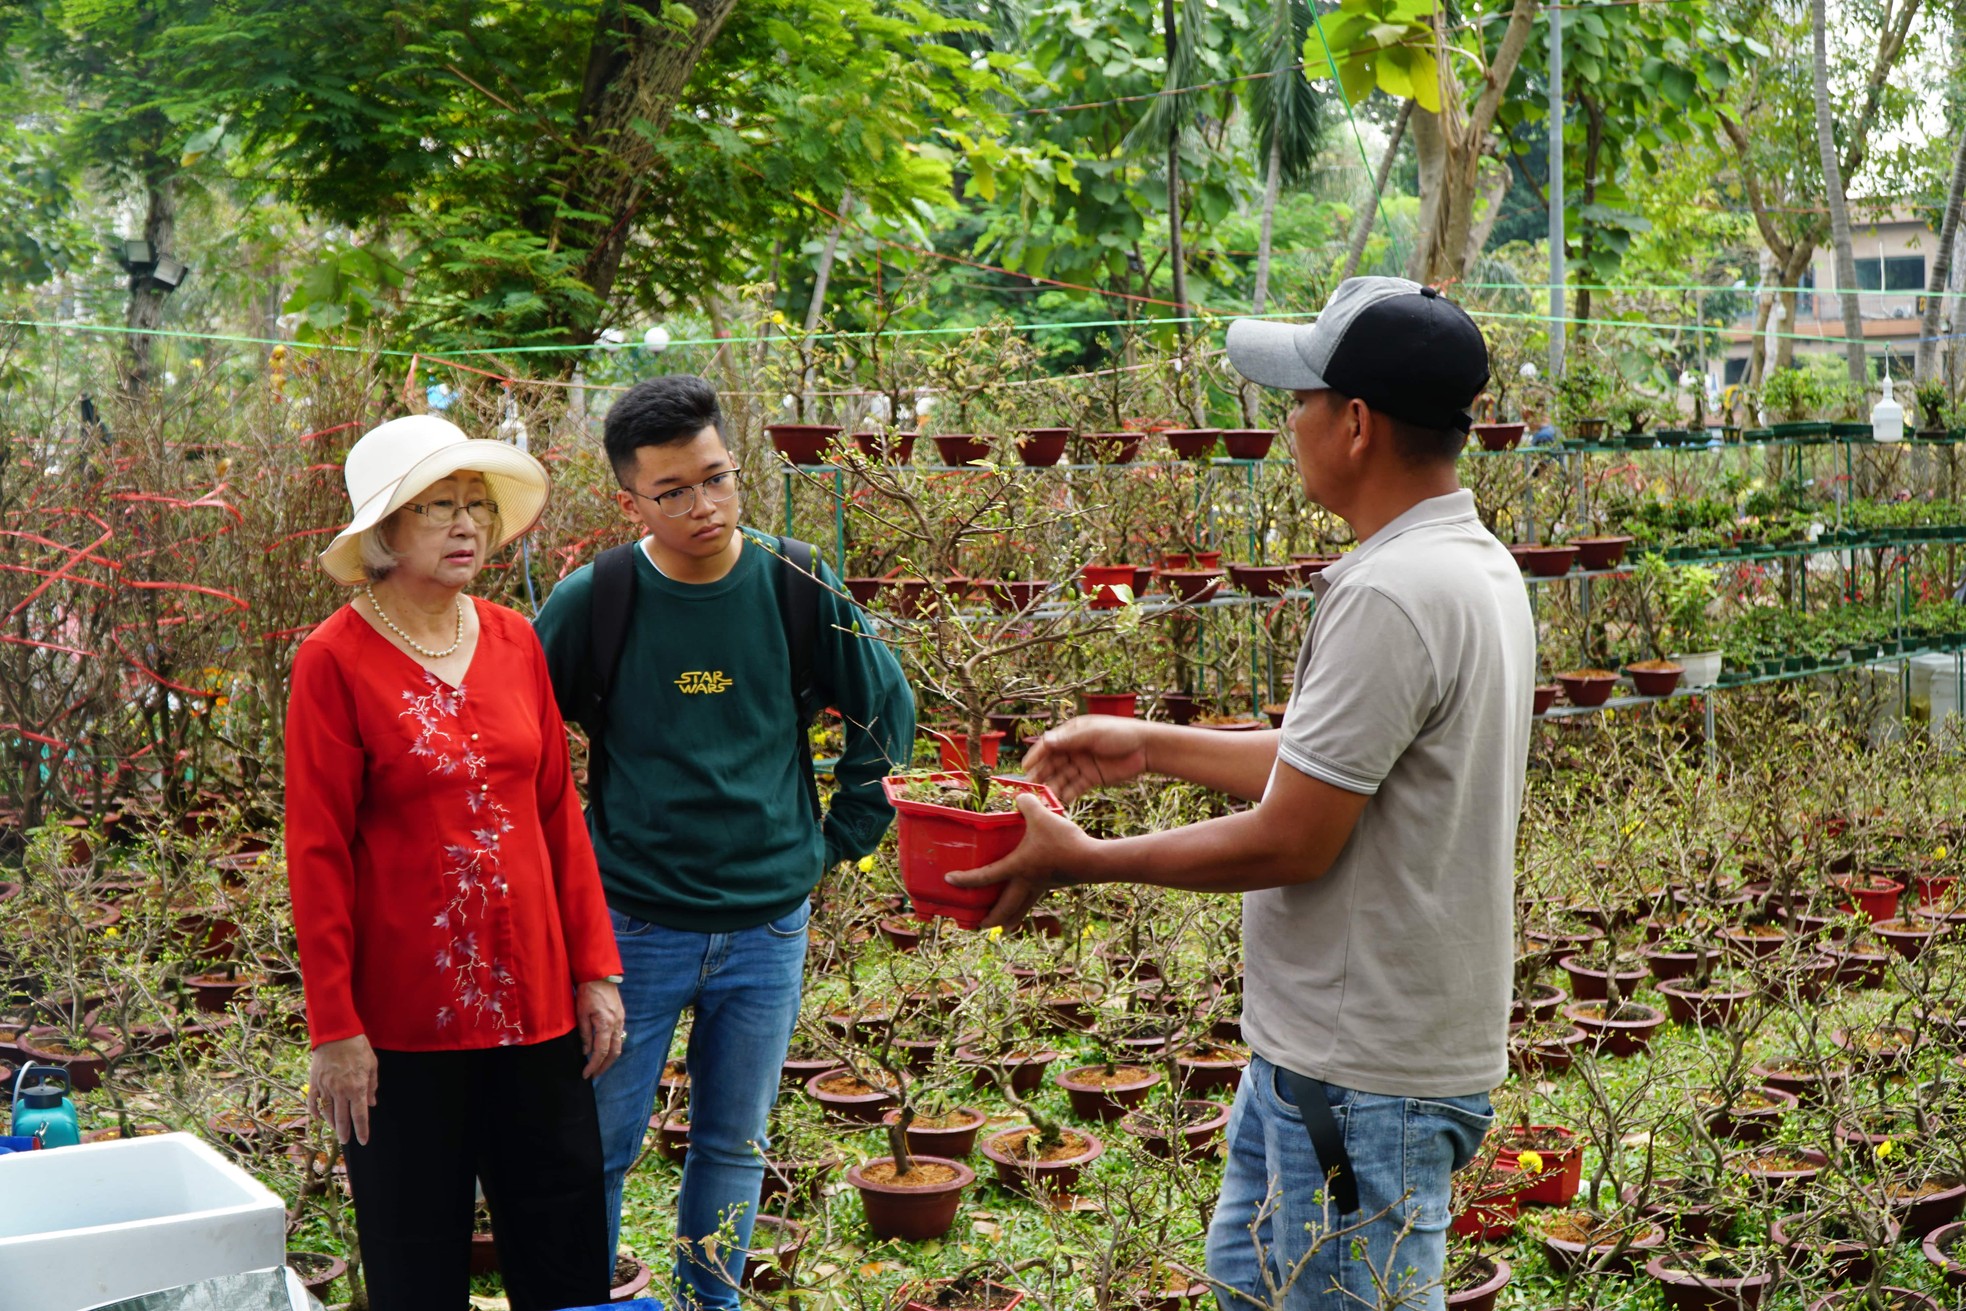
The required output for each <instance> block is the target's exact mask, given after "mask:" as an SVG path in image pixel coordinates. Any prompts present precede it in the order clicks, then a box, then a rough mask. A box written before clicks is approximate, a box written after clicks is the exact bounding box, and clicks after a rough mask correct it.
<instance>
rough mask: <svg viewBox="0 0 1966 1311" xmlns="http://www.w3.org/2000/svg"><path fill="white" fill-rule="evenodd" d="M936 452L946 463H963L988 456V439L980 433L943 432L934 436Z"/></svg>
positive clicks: (958, 464)
mask: <svg viewBox="0 0 1966 1311" xmlns="http://www.w3.org/2000/svg"><path fill="white" fill-rule="evenodd" d="M935 450H936V453H937V454H939V455H940V456H941V457H942V463H944V464H947V465H955V466H960V465H965V464H970V463H973V462H974V461H977V460H987V459H989V458H990V439H989V438H988V437H985V436H983V435H982V434H981V433H972V432H945V433H938V434H937V435H936V437H935Z"/></svg>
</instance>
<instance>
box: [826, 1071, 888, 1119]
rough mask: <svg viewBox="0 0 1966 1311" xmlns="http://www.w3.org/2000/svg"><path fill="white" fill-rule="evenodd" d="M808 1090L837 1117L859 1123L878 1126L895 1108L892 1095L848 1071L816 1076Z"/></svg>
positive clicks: (828, 1072)
mask: <svg viewBox="0 0 1966 1311" xmlns="http://www.w3.org/2000/svg"><path fill="white" fill-rule="evenodd" d="M806 1091H807V1092H809V1093H811V1094H812V1096H813V1099H814V1100H816V1101H817V1102H819V1104H820V1105H822V1106H824V1107H825V1108H826V1109H827V1110H828V1111H830V1112H832V1113H833V1114H834V1115H835V1116H837V1117H839V1118H840V1119H842V1120H847V1121H850V1122H852V1123H856V1124H878V1123H880V1119H881V1116H882V1115H883V1114H884V1113H885V1112H886V1111H887V1108H888V1107H890V1106H892V1105H894V1094H893V1093H892V1092H889V1091H888V1090H887V1089H885V1088H881V1087H878V1086H876V1085H874V1084H871V1083H868V1082H867V1081H866V1080H864V1079H862V1078H861V1077H860V1076H859V1075H857V1074H855V1073H854V1072H853V1071H852V1070H848V1069H836V1070H828V1071H826V1072H825V1073H824V1074H815V1075H814V1076H812V1078H811V1079H810V1080H808V1081H807V1082H806Z"/></svg>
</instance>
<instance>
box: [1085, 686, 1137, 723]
mask: <svg viewBox="0 0 1966 1311" xmlns="http://www.w3.org/2000/svg"><path fill="white" fill-rule="evenodd" d="M1139 703H1140V694H1139V693H1138V692H1087V693H1086V694H1085V713H1086V714H1088V715H1117V716H1119V717H1120V718H1121V719H1132V718H1133V717H1134V716H1135V715H1136V714H1137V713H1138V711H1139Z"/></svg>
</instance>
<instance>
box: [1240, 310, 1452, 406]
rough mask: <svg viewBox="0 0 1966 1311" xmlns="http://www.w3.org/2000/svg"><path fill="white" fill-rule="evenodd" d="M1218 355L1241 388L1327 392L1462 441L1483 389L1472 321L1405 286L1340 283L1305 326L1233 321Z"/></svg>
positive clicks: (1267, 321)
mask: <svg viewBox="0 0 1966 1311" xmlns="http://www.w3.org/2000/svg"><path fill="white" fill-rule="evenodd" d="M1228 349H1229V363H1231V364H1233V365H1235V367H1236V370H1237V371H1238V372H1239V373H1241V374H1242V376H1243V377H1245V378H1247V379H1249V380H1250V381H1251V382H1254V383H1260V384H1261V385H1263V386H1265V387H1281V388H1284V389H1285V390H1287V391H1326V390H1330V391H1336V392H1338V393H1340V394H1341V395H1344V396H1350V397H1353V398H1355V399H1358V400H1362V401H1364V402H1365V403H1366V404H1367V405H1369V406H1371V407H1372V408H1373V409H1375V410H1378V411H1379V412H1380V413H1382V414H1389V415H1391V416H1392V417H1393V418H1395V419H1404V420H1405V421H1406V422H1408V423H1412V424H1418V425H1419V426H1420V427H1423V428H1452V429H1455V430H1456V431H1459V432H1466V431H1467V430H1468V428H1469V425H1471V424H1472V423H1473V422H1474V418H1473V416H1472V415H1471V414H1469V413H1468V409H1469V407H1470V406H1471V405H1473V404H1474V399H1475V397H1477V396H1479V395H1481V389H1482V388H1483V387H1486V386H1487V385H1488V343H1487V342H1485V341H1483V340H1482V336H1481V329H1480V328H1478V327H1476V326H1475V321H1474V320H1473V319H1471V318H1469V317H1468V312H1467V311H1466V310H1464V309H1462V308H1461V307H1460V306H1459V305H1456V304H1455V303H1454V302H1453V301H1451V300H1448V299H1447V298H1446V297H1445V296H1443V295H1441V294H1440V293H1439V292H1438V291H1435V290H1434V289H1433V288H1432V287H1423V286H1421V285H1420V284H1419V283H1417V282H1412V281H1409V280H1407V279H1406V278H1347V279H1345V280H1344V281H1343V282H1341V283H1339V284H1338V290H1336V291H1334V292H1332V293H1331V299H1330V300H1328V301H1326V302H1325V304H1324V309H1323V310H1322V311H1320V312H1319V314H1318V316H1317V320H1316V322H1313V323H1279V322H1276V321H1274V320H1270V319H1237V320H1235V322H1233V323H1231V324H1230V325H1229V341H1228Z"/></svg>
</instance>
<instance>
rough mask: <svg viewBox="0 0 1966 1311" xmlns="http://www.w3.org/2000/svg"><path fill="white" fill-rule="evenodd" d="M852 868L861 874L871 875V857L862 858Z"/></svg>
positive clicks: (872, 864)
mask: <svg viewBox="0 0 1966 1311" xmlns="http://www.w3.org/2000/svg"><path fill="white" fill-rule="evenodd" d="M854 868H855V869H858V870H859V871H860V872H861V873H862V874H872V873H873V872H874V858H873V857H872V856H862V857H861V858H860V861H859V863H858V864H857V865H855V866H854Z"/></svg>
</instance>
